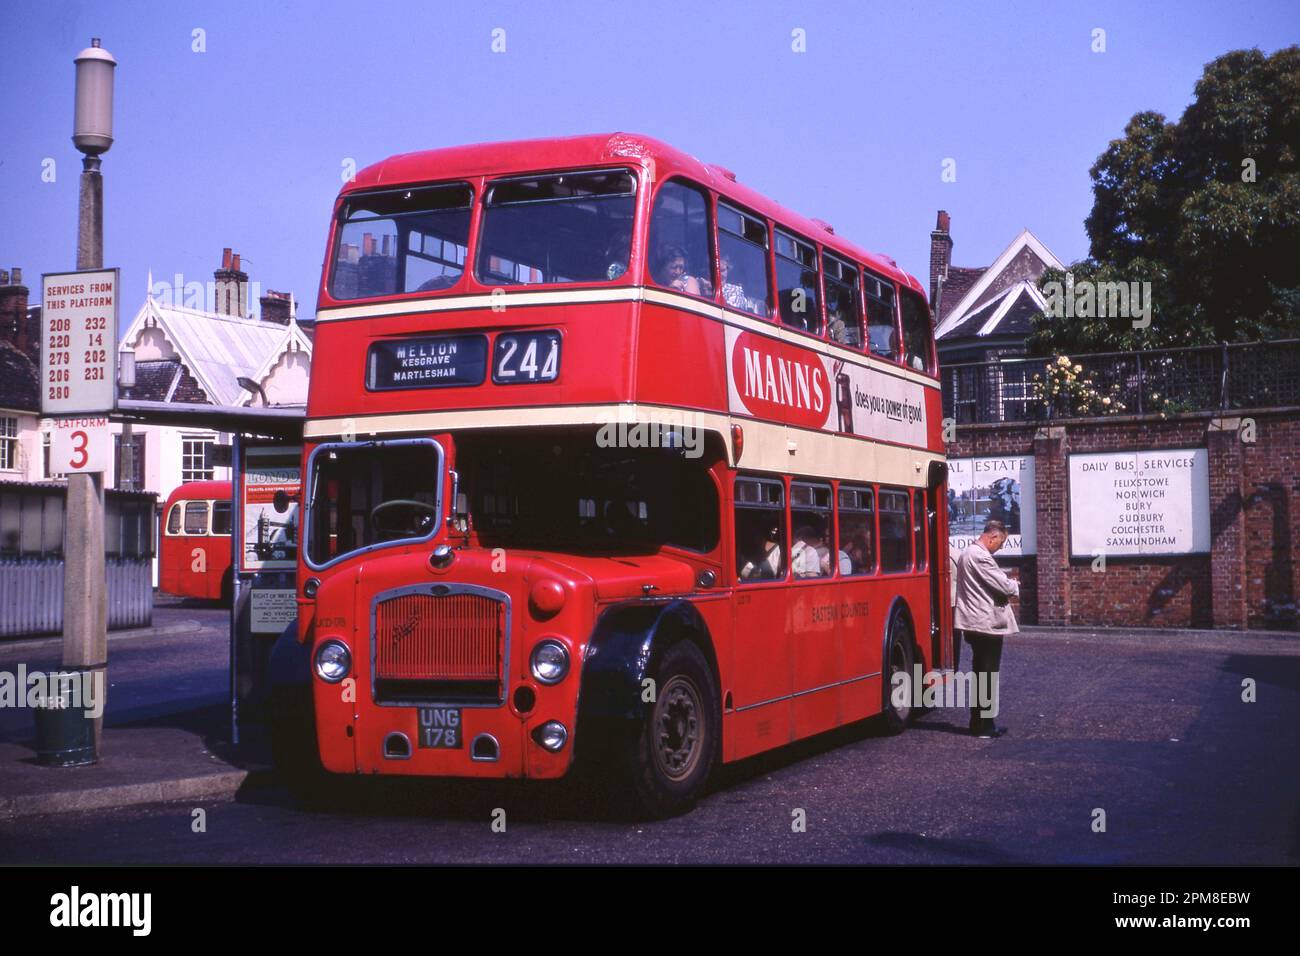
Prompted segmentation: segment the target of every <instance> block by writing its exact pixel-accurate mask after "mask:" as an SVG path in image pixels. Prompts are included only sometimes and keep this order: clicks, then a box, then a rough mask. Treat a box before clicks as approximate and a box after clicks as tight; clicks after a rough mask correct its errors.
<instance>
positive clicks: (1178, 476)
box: [1070, 448, 1210, 557]
mask: <svg viewBox="0 0 1300 956" xmlns="http://www.w3.org/2000/svg"><path fill="white" fill-rule="evenodd" d="M1209 550H1210V479H1209V453H1208V452H1207V451H1206V450H1205V449H1204V448H1186V449H1176V450H1173V451H1139V452H1125V453H1119V454H1110V453H1106V454H1098V455H1071V456H1070V554H1071V555H1072V556H1073V557H1088V556H1091V555H1098V554H1105V555H1108V556H1111V557H1116V556H1123V555H1147V554H1201V553H1205V552H1207V551H1209Z"/></svg>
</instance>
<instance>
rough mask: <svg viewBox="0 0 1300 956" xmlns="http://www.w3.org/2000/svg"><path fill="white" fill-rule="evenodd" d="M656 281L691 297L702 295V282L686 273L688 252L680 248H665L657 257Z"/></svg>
mask: <svg viewBox="0 0 1300 956" xmlns="http://www.w3.org/2000/svg"><path fill="white" fill-rule="evenodd" d="M654 277H655V281H656V282H658V283H659V284H660V285H665V286H668V287H670V288H673V289H676V290H677V291H678V292H689V293H690V294H691V295H702V294H703V293H702V292H701V291H700V280H699V279H697V278H696V277H695V276H693V275H688V274H687V272H686V252H685V251H684V250H683V249H682V248H681V247H680V246H664V247H663V248H662V249H660V250H659V255H658V256H656V260H655V270H654Z"/></svg>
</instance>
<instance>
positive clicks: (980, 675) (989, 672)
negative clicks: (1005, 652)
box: [962, 631, 1002, 734]
mask: <svg viewBox="0 0 1300 956" xmlns="http://www.w3.org/2000/svg"><path fill="white" fill-rule="evenodd" d="M962 636H963V637H965V638H966V643H967V644H969V645H970V648H971V657H972V661H971V666H970V669H971V670H972V671H973V672H974V673H975V681H976V682H975V694H976V699H975V700H973V701H971V708H970V729H971V733H974V734H979V733H991V732H992V731H993V726H994V724H993V718H992V717H982V716H980V711H981V710H983V709H984V707H983V705H982V704H981V703H980V699H979V698H980V695H982V694H990V695H992V694H993V691H994V684H993V676H994V675H995V674H997V673H998V670H999V668H1000V667H1001V666H1002V635H1001V634H982V633H980V632H979V631H963V632H962ZM995 699H996V698H995Z"/></svg>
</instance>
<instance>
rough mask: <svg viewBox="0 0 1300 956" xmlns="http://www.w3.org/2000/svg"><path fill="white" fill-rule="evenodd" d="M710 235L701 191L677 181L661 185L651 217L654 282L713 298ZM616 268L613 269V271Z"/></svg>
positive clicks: (652, 272) (706, 202)
mask: <svg viewBox="0 0 1300 956" xmlns="http://www.w3.org/2000/svg"><path fill="white" fill-rule="evenodd" d="M709 234H710V230H709V202H708V199H706V198H705V196H704V194H703V193H702V192H700V190H698V189H696V188H695V187H693V186H688V185H687V184H686V183H683V182H678V181H676V180H674V181H672V182H667V183H664V184H663V185H662V186H660V187H659V195H657V196H656V197H655V206H654V212H653V213H652V214H651V216H650V242H649V250H650V251H649V258H650V262H649V265H650V278H651V280H652V281H653V282H655V283H656V284H657V285H661V286H664V287H666V288H670V289H676V290H677V291H678V292H689V293H690V294H691V295H701V296H708V297H709V298H712V297H713V266H712V262H713V255H712V250H711V249H710V247H709ZM614 268H615V266H613V265H611V266H610V269H611V271H612V270H613V269H614ZM610 278H611V279H613V278H617V276H615V275H611V276H610Z"/></svg>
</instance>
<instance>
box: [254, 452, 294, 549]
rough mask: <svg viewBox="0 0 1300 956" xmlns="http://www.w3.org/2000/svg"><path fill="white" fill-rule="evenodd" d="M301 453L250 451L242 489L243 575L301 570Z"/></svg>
mask: <svg viewBox="0 0 1300 956" xmlns="http://www.w3.org/2000/svg"><path fill="white" fill-rule="evenodd" d="M301 459H302V449H301V448H297V447H289V448H286V447H283V446H277V447H274V448H257V447H252V448H246V449H245V450H244V461H243V465H244V469H243V478H242V484H241V491H242V496H241V503H242V504H241V508H242V515H241V518H242V522H241V527H242V529H243V562H242V565H241V567H242V569H243V570H245V571H262V570H273V569H274V570H289V571H291V570H293V569H295V568H296V567H297V566H298V507H299V504H300V503H301V501H302V474H301V470H300V467H301Z"/></svg>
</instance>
